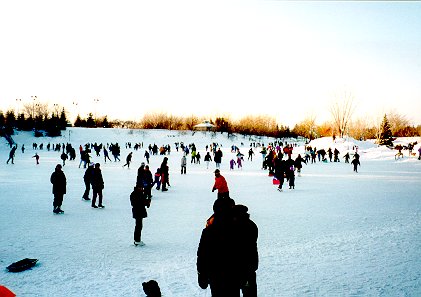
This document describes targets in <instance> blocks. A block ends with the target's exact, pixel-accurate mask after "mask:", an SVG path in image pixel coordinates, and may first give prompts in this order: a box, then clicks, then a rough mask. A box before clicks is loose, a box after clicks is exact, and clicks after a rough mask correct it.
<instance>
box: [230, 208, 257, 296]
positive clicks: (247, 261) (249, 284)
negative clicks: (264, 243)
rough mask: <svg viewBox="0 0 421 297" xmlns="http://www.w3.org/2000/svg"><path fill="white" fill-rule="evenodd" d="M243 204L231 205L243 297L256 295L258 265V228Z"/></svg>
mask: <svg viewBox="0 0 421 297" xmlns="http://www.w3.org/2000/svg"><path fill="white" fill-rule="evenodd" d="M247 211H248V208H247V206H245V205H240V204H237V205H235V206H234V207H233V220H234V230H235V231H236V232H235V234H234V238H235V239H234V240H235V242H236V244H237V246H238V248H237V259H238V262H237V264H236V265H238V271H239V273H240V274H239V277H240V289H241V291H242V293H243V296H245V297H256V296H257V283H256V271H257V269H258V267H259V254H258V251H257V238H258V233H259V232H258V228H257V225H256V224H255V223H254V222H253V221H252V220H251V219H250V214H248V213H247Z"/></svg>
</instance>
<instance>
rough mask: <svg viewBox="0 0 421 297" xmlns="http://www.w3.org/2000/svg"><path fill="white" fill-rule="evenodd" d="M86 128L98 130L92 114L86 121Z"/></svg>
mask: <svg viewBox="0 0 421 297" xmlns="http://www.w3.org/2000/svg"><path fill="white" fill-rule="evenodd" d="M86 127H88V128H96V123H95V120H94V117H93V115H92V113H90V114H89V115H88V119H87V120H86Z"/></svg>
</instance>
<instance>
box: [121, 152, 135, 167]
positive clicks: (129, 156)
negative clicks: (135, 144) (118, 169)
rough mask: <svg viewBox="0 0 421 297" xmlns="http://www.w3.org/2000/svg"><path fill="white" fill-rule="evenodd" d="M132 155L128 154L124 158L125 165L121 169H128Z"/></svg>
mask: <svg viewBox="0 0 421 297" xmlns="http://www.w3.org/2000/svg"><path fill="white" fill-rule="evenodd" d="M132 157H133V153H132V152H130V153H129V154H128V155H127V157H126V164H124V165H123V167H126V166H127V168H130V163H131V162H132Z"/></svg>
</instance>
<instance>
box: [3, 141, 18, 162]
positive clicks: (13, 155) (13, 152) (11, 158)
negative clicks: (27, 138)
mask: <svg viewBox="0 0 421 297" xmlns="http://www.w3.org/2000/svg"><path fill="white" fill-rule="evenodd" d="M17 148H18V145H15V146H14V147H12V149H11V150H10V152H9V159H7V162H6V164H9V161H10V160H12V164H15V163H14V161H15V152H16V149H17Z"/></svg>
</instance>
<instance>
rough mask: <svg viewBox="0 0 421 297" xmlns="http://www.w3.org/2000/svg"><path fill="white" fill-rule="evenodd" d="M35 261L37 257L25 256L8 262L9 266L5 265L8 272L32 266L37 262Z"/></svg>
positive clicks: (19, 270)
mask: <svg viewBox="0 0 421 297" xmlns="http://www.w3.org/2000/svg"><path fill="white" fill-rule="evenodd" d="M37 262H38V259H29V258H25V259H22V260H19V261H17V262H15V263H12V264H10V265H9V266H7V270H9V272H21V271H24V270H27V269H29V268H32V267H34V266H35V264H37Z"/></svg>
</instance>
